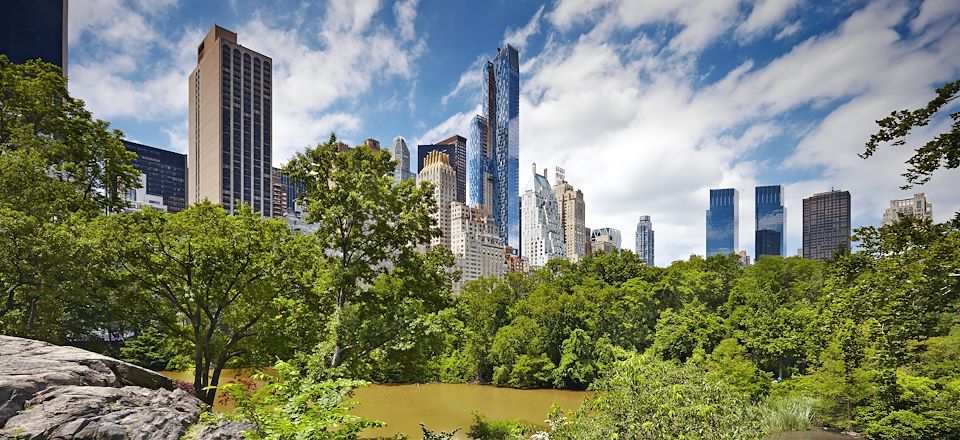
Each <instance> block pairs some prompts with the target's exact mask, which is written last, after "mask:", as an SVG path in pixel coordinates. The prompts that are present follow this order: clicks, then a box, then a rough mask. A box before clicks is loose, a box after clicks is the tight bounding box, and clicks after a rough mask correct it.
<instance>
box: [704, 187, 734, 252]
mask: <svg viewBox="0 0 960 440" xmlns="http://www.w3.org/2000/svg"><path fill="white" fill-rule="evenodd" d="M739 217H740V193H739V192H737V190H736V189H734V188H724V189H711V190H710V209H708V210H707V256H708V257H709V256H711V255H716V254H724V255H725V254H730V253H734V252H736V251H737V247H738V246H739V238H740V235H739V231H738V229H739V227H740V223H739Z"/></svg>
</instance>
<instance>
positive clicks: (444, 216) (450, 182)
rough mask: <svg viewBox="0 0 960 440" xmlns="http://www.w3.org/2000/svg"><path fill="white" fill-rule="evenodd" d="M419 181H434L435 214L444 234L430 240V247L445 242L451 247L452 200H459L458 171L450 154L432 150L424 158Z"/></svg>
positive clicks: (434, 216)
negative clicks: (451, 161) (451, 163)
mask: <svg viewBox="0 0 960 440" xmlns="http://www.w3.org/2000/svg"><path fill="white" fill-rule="evenodd" d="M417 181H418V182H430V183H433V198H434V199H436V201H437V212H435V213H434V214H433V218H434V220H436V222H437V226H439V227H440V230H441V231H442V232H443V235H441V236H440V237H436V238H433V239H431V240H430V247H433V246H436V245H438V244H443V245H444V246H446V247H447V248H449V247H450V202H453V201H456V200H457V173H456V172H455V171H454V170H453V167H451V166H450V156H448V155H447V154H446V153H443V152H440V151H431V152H430V154H427V157H426V158H424V160H423V169H422V170H420V174H419V175H418V176H417Z"/></svg>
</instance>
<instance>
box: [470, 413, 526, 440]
mask: <svg viewBox="0 0 960 440" xmlns="http://www.w3.org/2000/svg"><path fill="white" fill-rule="evenodd" d="M529 431H531V427H530V426H529V425H528V424H526V423H524V422H522V421H520V420H487V418H486V416H484V415H483V414H482V413H479V412H475V413H473V425H470V431H468V432H467V435H469V436H470V438H473V439H477V440H517V439H523V438H524V435H525V434H526V433H527V432H529Z"/></svg>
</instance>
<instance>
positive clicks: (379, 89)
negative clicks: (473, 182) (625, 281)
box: [69, 0, 960, 265]
mask: <svg viewBox="0 0 960 440" xmlns="http://www.w3.org/2000/svg"><path fill="white" fill-rule="evenodd" d="M69 14H70V15H69V17H70V22H69V31H70V38H69V41H70V47H69V50H70V59H69V61H70V67H69V72H70V90H71V92H72V93H73V94H74V95H76V96H78V97H80V98H83V99H84V100H86V102H87V105H88V107H89V108H91V109H92V110H93V112H94V113H95V115H96V116H97V117H100V118H103V119H107V120H109V121H111V122H112V124H113V126H114V127H115V128H119V129H121V130H123V131H124V132H125V133H126V134H127V136H128V137H129V138H131V139H134V140H137V141H141V142H143V143H146V144H149V145H154V146H158V147H161V148H168V149H171V150H175V151H180V152H184V151H186V139H187V138H186V120H187V81H186V80H187V76H188V75H189V73H190V71H191V70H192V69H193V67H194V66H195V63H196V47H197V45H198V44H199V42H200V40H201V39H202V37H203V35H204V34H205V33H206V32H207V31H208V30H209V29H210V27H211V26H212V25H213V24H214V23H217V24H219V25H221V26H223V27H226V28H228V29H231V30H233V31H235V32H237V33H238V40H239V43H240V44H242V45H244V46H247V47H249V48H251V49H253V50H256V51H258V52H261V53H263V54H265V55H268V56H271V57H272V58H273V60H274V66H275V73H274V127H275V128H274V133H275V134H274V145H275V147H274V148H275V152H274V157H275V158H276V159H275V160H277V163H275V165H281V164H282V163H283V162H284V161H285V160H287V159H288V158H289V157H290V156H291V155H292V154H293V153H294V152H296V151H298V150H301V149H302V148H303V147H305V146H307V145H313V144H316V143H317V142H320V141H323V140H325V139H326V137H327V136H328V135H329V133H330V132H331V131H336V132H337V133H338V135H339V136H340V137H341V138H342V139H344V140H346V141H348V142H349V143H356V142H358V141H360V140H362V139H365V138H367V137H373V138H376V139H379V140H380V141H381V143H382V144H384V145H389V144H390V143H391V142H392V140H393V138H394V137H396V136H398V135H399V136H403V137H405V138H406V139H407V143H408V144H409V145H411V149H413V145H416V144H418V143H431V142H435V141H438V140H441V139H444V138H446V137H449V136H450V135H452V134H461V135H464V136H466V134H467V129H466V128H467V122H468V121H469V119H470V118H471V117H472V116H473V115H474V114H475V113H476V112H477V111H478V110H479V102H480V101H479V93H480V82H479V81H480V67H481V66H482V63H483V61H484V60H486V59H489V58H491V57H493V55H495V53H496V50H497V47H500V46H502V45H503V44H504V43H505V42H509V43H511V44H513V45H515V46H517V47H518V48H519V49H520V57H521V103H520V112H521V113H520V131H521V133H520V148H521V157H520V162H521V163H520V165H521V186H523V185H524V184H525V182H527V181H528V180H529V175H530V174H529V173H530V171H529V170H530V169H531V164H532V163H534V162H535V163H536V164H537V168H539V169H542V168H549V169H551V170H552V169H553V167H554V166H561V167H563V168H565V169H566V176H567V180H568V181H569V182H570V183H571V184H573V185H574V186H576V187H578V188H580V189H582V190H583V192H584V197H585V199H586V205H587V226H588V227H592V228H598V227H615V228H618V229H620V230H621V231H622V233H623V237H624V240H623V243H624V246H625V247H628V248H632V246H633V234H634V230H635V227H636V221H637V217H638V216H640V215H651V216H652V219H653V224H654V229H655V230H656V233H657V240H656V244H657V249H656V257H657V264H658V265H666V264H669V262H670V261H672V260H675V259H680V258H686V257H687V256H688V255H689V254H691V253H698V254H702V253H703V252H704V210H705V209H706V204H707V199H708V189H709V188H719V187H731V186H732V187H736V188H738V189H739V190H740V247H741V248H743V249H746V250H747V251H748V253H750V254H751V255H752V254H753V226H754V215H753V209H754V206H753V188H754V186H756V185H768V184H783V185H785V187H786V190H785V193H786V206H787V217H788V220H787V230H788V240H787V249H788V252H790V253H793V252H795V250H796V249H797V248H799V247H800V246H801V238H800V230H801V200H802V198H803V197H807V196H809V195H811V194H814V193H816V192H822V191H827V190H830V189H831V188H837V189H845V190H849V191H850V192H851V195H852V200H853V223H854V226H858V225H869V224H877V223H878V222H879V218H880V217H881V216H882V213H883V209H884V208H885V206H886V205H887V203H888V201H889V200H890V199H892V198H906V197H908V196H909V195H910V194H912V191H901V190H899V186H900V185H901V184H902V178H901V177H900V173H902V172H903V170H904V168H905V167H904V165H903V161H904V160H905V159H906V157H908V156H909V154H908V151H906V150H892V149H884V150H882V151H881V153H880V154H878V155H877V156H876V157H874V158H872V159H870V160H868V161H864V160H861V159H859V158H858V157H857V153H858V152H861V151H862V148H863V144H864V141H865V140H866V139H867V138H868V137H869V134H870V133H871V132H872V131H873V130H874V127H875V124H874V122H873V121H875V120H876V119H879V118H881V117H883V116H885V115H886V114H887V113H889V112H890V111H891V110H894V109H900V108H907V107H916V106H920V105H922V104H925V103H926V102H927V101H928V100H929V99H930V97H931V96H932V93H933V89H934V88H935V87H938V86H939V85H942V84H943V83H944V82H947V81H950V80H953V79H955V78H957V77H958V75H960V3H958V2H957V0H926V1H919V0H917V1H907V0H903V1H896V0H889V1H887V0H875V1H843V2H819V1H812V0H756V1H740V0H673V1H641V0H558V1H550V2H545V3H540V2H523V1H500V0H496V1H486V2H476V1H474V2H466V1H448V0H435V1H427V0H423V1H417V0H401V1H398V2H396V3H393V2H386V1H377V0H356V1H333V2H302V1H278V2H259V1H245V0H232V1H221V2H218V1H202V2H195V1H192V2H188V1H184V0H179V1H178V0H139V1H133V0H131V1H120V0H84V1H74V2H71V4H70V12H69ZM952 105H953V107H952V110H953V111H957V109H958V107H960V103H958V102H954V103H953V104H952ZM946 127H947V121H946V120H944V119H940V120H938V121H935V123H934V124H932V125H931V126H930V127H928V128H927V129H925V130H921V131H919V132H918V133H917V139H926V138H929V137H931V135H932V134H933V133H934V132H942V131H944V130H945V128H946ZM937 130H939V131H937ZM411 152H412V153H414V152H415V151H411ZM414 171H415V170H414ZM550 179H551V181H552V180H553V176H552V174H551V176H550ZM958 188H960V171H956V170H952V171H947V172H940V173H938V174H937V175H935V177H934V180H933V182H932V183H930V184H927V185H925V186H923V187H919V188H918V189H916V191H918V192H919V191H923V192H925V193H926V194H927V197H928V199H929V200H930V201H931V202H932V203H933V204H934V214H935V217H936V219H937V220H938V221H942V220H945V219H947V218H950V217H952V215H953V213H954V212H957V211H958V210H960V190H958Z"/></svg>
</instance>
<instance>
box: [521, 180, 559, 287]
mask: <svg viewBox="0 0 960 440" xmlns="http://www.w3.org/2000/svg"><path fill="white" fill-rule="evenodd" d="M534 167H536V164H534ZM522 206H523V221H522V222H521V224H522V225H523V234H522V235H521V237H522V238H523V247H521V248H520V255H522V256H523V257H524V258H526V259H527V263H528V264H529V265H530V268H537V267H543V266H544V265H546V264H547V262H548V261H550V260H552V259H555V258H566V249H565V247H564V243H563V230H562V229H561V228H560V208H559V206H558V204H557V197H556V196H555V195H554V194H553V190H552V189H551V188H550V182H549V181H547V170H543V175H540V174H537V170H536V168H534V170H533V180H532V182H531V186H530V188H529V189H527V191H526V192H524V193H523V203H522Z"/></svg>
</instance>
